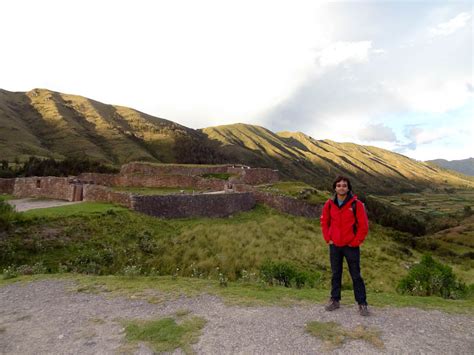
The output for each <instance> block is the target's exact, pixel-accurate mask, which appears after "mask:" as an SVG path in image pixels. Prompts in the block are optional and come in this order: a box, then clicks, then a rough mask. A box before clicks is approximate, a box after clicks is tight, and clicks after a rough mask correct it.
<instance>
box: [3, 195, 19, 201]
mask: <svg viewBox="0 0 474 355" xmlns="http://www.w3.org/2000/svg"><path fill="white" fill-rule="evenodd" d="M15 198H16V197H15V196H13V195H9V194H0V201H8V200H14V199H15Z"/></svg>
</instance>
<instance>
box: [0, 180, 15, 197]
mask: <svg viewBox="0 0 474 355" xmlns="http://www.w3.org/2000/svg"><path fill="white" fill-rule="evenodd" d="M14 188H15V179H0V194H13V190H14Z"/></svg>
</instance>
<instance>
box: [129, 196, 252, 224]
mask: <svg viewBox="0 0 474 355" xmlns="http://www.w3.org/2000/svg"><path fill="white" fill-rule="evenodd" d="M254 206H255V198H254V196H253V195H252V194H251V193H233V194H213V195H211V194H202V195H194V196H192V195H166V196H157V195H155V196H133V209H134V210H136V211H139V212H142V213H145V214H148V215H151V216H156V217H165V218H185V217H226V216H229V215H231V214H233V213H237V212H242V211H247V210H250V209H252V208H253V207H254Z"/></svg>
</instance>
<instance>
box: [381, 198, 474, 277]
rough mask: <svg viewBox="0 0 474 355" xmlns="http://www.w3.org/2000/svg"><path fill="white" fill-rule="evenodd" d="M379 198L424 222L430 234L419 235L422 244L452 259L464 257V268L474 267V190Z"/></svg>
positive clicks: (431, 250)
mask: <svg viewBox="0 0 474 355" xmlns="http://www.w3.org/2000/svg"><path fill="white" fill-rule="evenodd" d="M376 199H378V200H380V201H383V202H385V203H389V204H391V205H392V206H395V207H396V208H398V209H400V210H402V211H403V212H405V213H409V214H411V215H413V216H416V217H417V218H418V219H419V220H421V221H423V222H424V223H425V225H426V226H427V231H428V234H427V235H426V236H424V237H423V238H420V244H421V247H422V248H425V249H426V250H429V251H430V252H432V253H433V254H434V255H436V256H438V257H440V258H443V259H444V260H445V261H447V262H450V263H458V262H460V260H465V265H464V268H466V269H472V268H474V262H473V261H474V260H473V259H474V215H472V208H473V207H474V190H456V191H450V192H449V193H448V192H443V193H441V192H424V193H405V194H401V195H395V196H376ZM467 260H470V262H468V261H467ZM461 262H462V261H461Z"/></svg>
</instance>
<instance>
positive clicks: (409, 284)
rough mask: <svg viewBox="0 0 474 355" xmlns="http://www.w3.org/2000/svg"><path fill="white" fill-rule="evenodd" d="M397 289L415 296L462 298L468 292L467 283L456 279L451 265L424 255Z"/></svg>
mask: <svg viewBox="0 0 474 355" xmlns="http://www.w3.org/2000/svg"><path fill="white" fill-rule="evenodd" d="M397 291H398V292H399V293H402V294H410V295H413V296H431V295H435V296H441V297H443V298H462V297H464V296H465V295H466V293H467V287H466V285H465V284H463V283H461V282H458V281H457V280H456V275H455V274H454V273H453V270H452V269H451V267H449V266H447V265H444V264H442V263H440V262H438V261H436V260H434V259H433V258H432V257H431V256H430V255H424V256H423V257H422V259H421V262H420V263H419V264H416V265H414V266H412V267H411V268H410V270H409V272H408V275H407V276H406V277H405V278H403V279H402V280H401V281H400V283H399V284H398V287H397Z"/></svg>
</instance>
